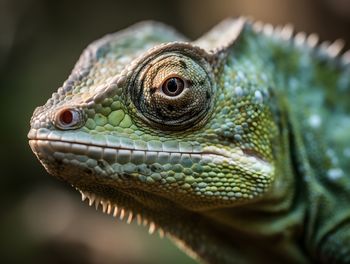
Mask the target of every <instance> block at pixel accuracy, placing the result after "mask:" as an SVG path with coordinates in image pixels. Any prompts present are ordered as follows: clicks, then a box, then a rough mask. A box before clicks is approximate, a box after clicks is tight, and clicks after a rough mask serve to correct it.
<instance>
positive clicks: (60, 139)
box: [28, 129, 272, 174]
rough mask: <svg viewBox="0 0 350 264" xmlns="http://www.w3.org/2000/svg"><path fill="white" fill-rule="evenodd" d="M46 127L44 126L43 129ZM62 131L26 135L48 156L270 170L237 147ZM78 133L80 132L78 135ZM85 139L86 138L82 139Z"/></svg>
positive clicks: (258, 159)
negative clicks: (205, 163)
mask: <svg viewBox="0 0 350 264" xmlns="http://www.w3.org/2000/svg"><path fill="white" fill-rule="evenodd" d="M45 130H46V129H45ZM77 133H81V132H77ZM64 134H65V133H61V134H53V133H52V132H50V131H49V130H46V131H44V133H43V132H42V131H41V132H39V131H37V130H31V131H30V132H29V134H28V138H29V144H30V146H31V148H32V149H33V151H34V152H36V153H37V152H43V153H45V154H47V155H56V156H58V157H64V155H65V154H66V153H72V154H74V155H81V156H88V157H90V158H93V159H95V160H105V161H107V162H109V163H120V164H126V163H128V162H131V163H133V164H135V165H138V164H143V163H146V164H152V163H160V164H166V163H172V164H177V163H180V164H181V163H183V162H186V160H191V161H192V162H193V163H195V162H199V161H201V160H204V161H206V160H207V161H208V162H214V163H223V162H227V163H228V164H231V165H234V166H239V167H240V166H242V165H243V164H242V162H243V163H245V164H246V165H247V164H251V166H249V167H251V168H252V169H253V170H256V171H260V172H263V173H267V174H268V173H270V172H271V169H272V168H271V165H270V164H269V163H268V162H266V161H264V160H263V159H261V158H259V157H258V156H255V155H247V153H245V152H243V151H242V150H240V149H239V148H236V149H234V151H230V152H229V151H227V150H225V149H221V148H218V147H214V146H209V147H203V148H202V147H196V146H191V145H186V146H181V145H177V146H175V147H174V146H172V147H169V146H167V145H165V144H164V145H154V144H145V145H143V146H141V147H139V146H137V144H136V143H135V144H134V143H133V141H132V140H130V139H126V140H125V141H123V140H119V139H118V138H117V137H116V136H110V137H108V136H107V137H105V139H103V140H100V141H97V140H95V141H94V140H92V139H91V138H90V137H89V135H88V134H87V133H84V134H87V135H84V136H85V137H82V138H83V140H82V139H81V138H80V137H79V135H78V134H76V133H71V135H75V137H74V138H72V137H71V138H70V139H69V137H65V136H64ZM80 135H81V134H80ZM84 138H85V139H84Z"/></svg>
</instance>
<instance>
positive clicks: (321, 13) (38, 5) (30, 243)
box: [0, 0, 350, 264]
mask: <svg viewBox="0 0 350 264" xmlns="http://www.w3.org/2000/svg"><path fill="white" fill-rule="evenodd" d="M240 15H248V16H252V17H254V18H256V19H258V20H262V21H264V22H269V23H272V24H274V25H277V24H282V25H283V24H286V23H289V22H290V23H292V24H294V26H295V28H296V30H297V31H301V30H302V31H306V32H308V33H312V32H317V33H319V35H320V37H321V39H323V40H335V39H337V38H342V39H345V40H346V41H347V43H349V38H350V32H349V31H350V1H349V0H328V1H327V0H308V1H305V0H264V1H261V0H256V1H250V0H236V1H229V0H221V1H220V0H219V1H206V0H197V1H189V0H177V1H161V0H158V1H134V0H128V1H124V2H119V1H103V0H99V1H87V0H85V1H82V0H79V1H73V0H71V1H49V0H22V1H21V0H0V98H1V101H0V116H1V130H0V133H1V134H0V142H1V145H0V147H1V148H0V150H1V151H0V165H1V167H0V168H1V172H0V174H1V176H0V196H1V199H0V203H1V204H0V207H1V210H0V232H1V233H0V234H1V238H0V262H1V263H102V264H103V263H194V261H193V260H191V259H190V258H188V257H187V256H186V255H185V254H184V253H182V252H181V251H180V250H179V249H177V248H176V247H175V246H174V245H172V244H171V242H170V241H168V239H160V238H159V237H158V235H152V236H151V235H148V233H147V230H146V229H144V228H142V227H137V226H136V225H127V224H125V223H122V222H118V221H116V220H115V219H113V218H112V217H111V216H107V215H103V214H102V213H100V212H96V211H95V209H93V208H91V207H88V206H87V204H83V203H81V202H80V194H79V193H78V192H76V191H75V190H73V189H72V188H71V187H70V186H68V185H66V184H64V183H62V182H59V181H57V180H56V179H54V178H53V177H50V176H49V175H47V173H46V172H45V170H44V169H43V168H42V166H41V165H40V164H39V162H38V161H37V160H36V158H35V157H34V155H33V154H32V153H31V150H30V148H29V146H28V143H27V138H26V134H27V131H28V128H29V120H30V117H31V115H32V112H33V110H34V108H35V107H36V106H38V105H41V104H43V103H44V102H45V101H46V100H47V99H48V98H49V97H50V95H51V93H53V92H54V91H55V90H56V89H57V88H58V87H60V85H61V84H62V83H63V81H64V80H65V78H66V77H67V76H68V74H69V73H70V70H71V69H72V67H73V65H74V63H75V62H76V60H77V59H78V57H79V55H80V53H81V51H82V50H83V48H84V47H85V46H87V44H89V43H90V42H91V41H93V40H95V39H97V38H99V37H101V36H103V35H104V34H106V33H109V32H114V31H117V30H120V29H122V28H124V27H126V26H129V25H130V24H133V23H135V22H138V21H141V20H145V19H153V20H159V21H163V22H165V23H167V24H170V25H172V26H174V27H175V28H177V29H178V30H179V31H180V32H182V33H184V34H185V35H187V36H189V37H191V38H196V37H198V36H200V35H201V34H202V33H204V32H205V31H206V30H208V29H209V28H210V27H212V26H214V25H215V24H216V23H218V22H219V21H220V20H222V19H224V18H226V17H229V16H240ZM347 48H349V45H347Z"/></svg>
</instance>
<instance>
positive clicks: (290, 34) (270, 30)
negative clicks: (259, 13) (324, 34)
mask: <svg viewBox="0 0 350 264" xmlns="http://www.w3.org/2000/svg"><path fill="white" fill-rule="evenodd" d="M253 29H254V30H255V31H256V32H258V33H263V34H265V35H266V36H271V37H273V36H275V37H277V38H281V39H284V40H286V41H288V40H291V41H293V42H294V44H295V45H296V46H304V45H306V46H308V47H310V48H315V49H318V50H319V51H320V52H321V53H322V54H324V55H328V56H329V57H330V58H336V57H338V56H340V55H341V58H340V61H341V62H342V63H343V64H344V65H350V50H348V51H346V52H344V53H342V50H343V48H344V46H345V42H344V41H343V40H342V39H337V40H335V41H334V42H333V43H332V42H329V41H324V42H321V43H319V37H318V35H317V34H315V33H312V34H309V35H307V34H306V33H305V32H299V33H296V34H294V29H293V26H292V25H291V24H287V25H285V26H283V27H282V26H276V27H274V26H272V25H271V24H268V23H263V22H261V21H256V22H253Z"/></svg>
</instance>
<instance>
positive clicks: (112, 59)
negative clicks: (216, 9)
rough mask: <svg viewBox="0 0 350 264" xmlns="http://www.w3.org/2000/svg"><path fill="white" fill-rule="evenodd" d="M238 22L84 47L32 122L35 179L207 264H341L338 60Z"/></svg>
mask: <svg viewBox="0 0 350 264" xmlns="http://www.w3.org/2000/svg"><path fill="white" fill-rule="evenodd" d="M317 43H318V37H317V35H315V34H311V35H306V34H305V33H298V34H296V35H295V36H293V30H292V28H291V26H289V25H287V26H285V27H276V28H274V27H273V26H271V25H269V24H263V23H261V22H252V21H249V20H247V19H244V18H240V19H236V20H233V19H229V20H225V21H223V22H222V23H220V24H219V25H218V26H216V27H215V28H213V29H212V30H211V31H209V32H208V33H207V34H205V35H204V36H202V37H201V38H199V39H197V40H195V41H193V42H191V41H189V40H187V39H186V38H185V37H183V36H182V35H180V34H178V33H176V32H175V31H174V30H173V29H171V28H169V27H167V26H165V25H163V24H159V23H155V22H145V23H140V24H137V25H135V26H132V27H130V28H128V29H126V30H124V31H121V32H118V33H115V34H110V35H107V36H106V37H104V38H102V39H100V40H97V41H95V42H93V43H92V44H90V45H89V47H88V48H87V49H86V50H85V51H84V52H83V54H82V56H81V58H80V59H79V61H78V62H77V64H76V66H75V68H74V69H73V72H72V74H71V75H70V76H69V78H68V80H67V81H66V82H65V83H64V84H63V86H62V87H61V88H59V89H58V91H57V92H56V93H54V94H53V95H52V98H51V99H49V100H48V101H47V103H46V104H45V105H44V106H41V107H38V108H37V109H36V110H35V111H34V114H33V117H32V119H31V130H30V132H29V135H28V137H29V143H30V146H31V148H32V150H33V152H34V153H35V154H36V156H37V157H38V159H39V160H40V162H41V163H42V164H43V166H44V167H45V168H46V170H47V171H48V172H49V173H50V174H52V175H54V176H56V177H58V178H60V179H63V180H64V181H67V182H68V183H70V184H71V185H72V186H74V187H75V188H76V189H78V190H79V191H80V192H81V193H82V200H85V199H88V201H89V205H95V206H96V209H97V208H101V209H102V211H103V212H104V213H108V214H112V215H113V216H114V217H119V218H120V219H122V220H123V219H125V220H126V222H127V223H131V222H132V221H133V220H135V221H137V223H138V224H142V225H145V226H148V229H149V232H150V233H153V232H155V231H156V230H158V232H159V234H160V235H161V236H163V235H164V233H165V234H167V235H169V236H170V237H172V238H173V239H174V241H175V242H176V243H177V244H178V245H179V246H180V247H182V248H184V250H185V251H186V252H188V254H190V255H191V256H193V257H195V258H197V259H199V260H201V261H203V262H205V263H282V262H283V263H350V247H349V245H350V232H349V230H350V206H349V202H350V178H349V172H350V165H349V164H350V116H349V113H350V104H349V95H350V56H349V52H347V53H344V54H343V55H340V54H341V49H342V46H343V42H342V41H340V40H338V41H336V42H334V43H332V44H327V43H323V44H317Z"/></svg>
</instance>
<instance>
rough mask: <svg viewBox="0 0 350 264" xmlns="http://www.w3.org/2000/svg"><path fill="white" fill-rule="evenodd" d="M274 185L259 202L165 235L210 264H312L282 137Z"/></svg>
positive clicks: (196, 217)
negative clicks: (236, 263)
mask: <svg viewBox="0 0 350 264" xmlns="http://www.w3.org/2000/svg"><path fill="white" fill-rule="evenodd" d="M281 138H282V141H283V142H280V144H278V146H280V148H282V149H280V150H279V151H278V153H281V154H280V155H278V157H276V159H277V160H276V165H275V166H276V175H275V181H274V184H273V186H271V188H270V189H269V191H268V192H267V193H265V195H264V196H262V197H261V198H260V199H259V200H257V201H255V202H254V203H249V204H242V205H237V206H235V207H226V208H218V209H215V210H208V211H201V212H192V213H188V214H187V215H186V214H185V215H183V216H181V218H173V219H178V221H176V220H171V221H170V222H167V223H165V225H162V223H159V224H160V226H169V223H171V225H170V227H169V228H165V231H166V232H167V233H168V234H170V235H171V237H172V238H173V239H174V240H175V242H176V244H178V246H179V247H181V248H183V249H184V250H185V251H187V253H189V255H192V256H195V257H196V258H199V259H201V260H202V261H204V262H206V263H232V260H236V259H240V260H242V261H241V262H240V263H265V262H266V263H308V260H307V258H306V257H305V255H304V254H303V251H302V248H301V246H300V244H299V245H298V242H299V241H298V240H300V239H301V238H300V237H299V234H300V233H301V232H300V231H301V228H302V226H301V225H302V224H300V223H302V222H303V221H302V219H301V218H303V217H304V204H303V203H302V202H301V201H302V200H301V199H302V197H301V194H300V192H296V187H297V186H300V185H299V183H298V182H297V181H298V177H297V175H296V172H295V171H294V170H293V169H292V168H294V167H295V164H293V161H292V158H291V156H290V153H292V152H291V151H290V149H289V146H290V143H289V140H290V136H289V135H288V132H285V133H284V134H283V133H282V137H281Z"/></svg>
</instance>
